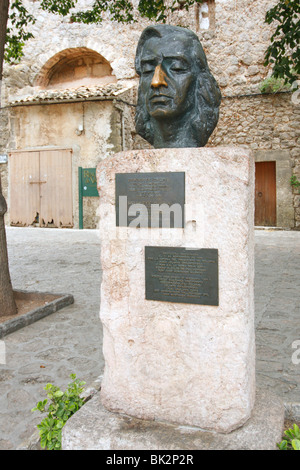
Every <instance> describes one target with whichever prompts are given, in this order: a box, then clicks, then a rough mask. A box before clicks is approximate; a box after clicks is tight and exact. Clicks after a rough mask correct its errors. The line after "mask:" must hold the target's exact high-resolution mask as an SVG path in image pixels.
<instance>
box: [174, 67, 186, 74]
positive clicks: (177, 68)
mask: <svg viewBox="0 0 300 470" xmlns="http://www.w3.org/2000/svg"><path fill="white" fill-rule="evenodd" d="M171 70H172V72H177V73H180V72H186V71H187V69H186V68H185V67H182V66H180V65H173V66H172V67H171Z"/></svg>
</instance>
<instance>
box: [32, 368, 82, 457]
mask: <svg viewBox="0 0 300 470" xmlns="http://www.w3.org/2000/svg"><path fill="white" fill-rule="evenodd" d="M70 378H71V379H72V382H71V383H69V384H68V387H67V390H66V391H65V392H62V391H61V390H60V389H59V387H56V386H54V385H52V384H47V385H46V387H44V390H46V392H48V393H47V397H48V398H46V399H45V400H43V401H39V402H38V403H37V405H36V407H35V408H33V409H32V411H39V412H40V413H47V416H46V418H44V419H43V420H42V421H41V423H40V424H38V425H37V427H38V429H39V431H40V438H41V447H42V448H43V449H45V448H46V449H48V450H61V434H62V428H63V427H64V425H65V424H66V422H67V421H68V419H69V418H70V417H71V416H72V415H73V414H74V413H76V411H78V410H79V409H80V408H81V407H82V405H83V404H84V403H85V399H84V398H82V396H81V395H82V392H83V390H84V389H83V385H85V382H80V381H79V380H78V379H76V375H75V374H71V375H70ZM48 402H49V404H48ZM47 405H48V406H47Z"/></svg>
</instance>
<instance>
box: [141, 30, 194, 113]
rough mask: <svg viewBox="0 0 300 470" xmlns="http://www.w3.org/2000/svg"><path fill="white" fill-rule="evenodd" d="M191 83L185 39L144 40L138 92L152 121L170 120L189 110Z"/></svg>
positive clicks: (190, 105) (187, 44) (192, 73)
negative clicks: (143, 99)
mask: <svg viewBox="0 0 300 470" xmlns="http://www.w3.org/2000/svg"><path fill="white" fill-rule="evenodd" d="M195 80H196V77H195V71H194V67H193V63H192V59H191V56H190V53H189V41H188V39H187V38H186V37H184V36H182V37H176V38H174V36H172V35H169V36H165V37H163V38H158V37H153V38H151V39H149V40H148V41H146V43H145V45H144V47H143V50H142V54H141V77H140V92H141V93H142V94H143V96H144V98H145V103H146V107H147V110H148V113H149V115H150V116H151V117H152V118H154V119H156V120H160V119H165V118H168V119H173V118H176V117H177V116H179V115H182V114H185V113H186V112H187V111H189V110H190V109H192V107H193V105H194V93H193V92H192V90H193V89H194V86H195Z"/></svg>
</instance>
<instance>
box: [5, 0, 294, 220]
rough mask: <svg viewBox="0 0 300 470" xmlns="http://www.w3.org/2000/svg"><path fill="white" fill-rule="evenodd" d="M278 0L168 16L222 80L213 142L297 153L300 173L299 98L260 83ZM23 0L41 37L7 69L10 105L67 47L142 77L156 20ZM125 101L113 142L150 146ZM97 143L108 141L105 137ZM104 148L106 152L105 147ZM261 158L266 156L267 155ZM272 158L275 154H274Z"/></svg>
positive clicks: (10, 132)
mask: <svg viewBox="0 0 300 470" xmlns="http://www.w3.org/2000/svg"><path fill="white" fill-rule="evenodd" d="M276 2H277V0H265V1H264V2H258V1H253V0H238V1H237V0H208V1H207V2H205V3H204V4H203V5H202V6H199V5H198V6H195V7H193V8H191V9H190V10H189V11H188V12H186V11H185V10H184V9H182V10H178V11H177V12H175V13H174V14H173V15H171V16H170V17H169V18H168V21H167V22H168V23H170V24H174V25H181V26H188V27H190V29H192V30H194V31H195V32H196V33H197V34H198V36H199V38H200V41H201V43H202V45H203V47H204V50H205V53H206V55H207V59H208V62H209V65H210V68H211V70H212V72H213V74H214V76H215V77H216V79H217V81H218V83H219V86H220V89H221V92H222V96H223V101H222V106H221V113H220V121H219V125H218V127H217V129H216V131H215V132H214V134H213V136H212V138H211V140H210V142H209V145H232V144H235V145H249V146H250V147H251V148H252V149H253V150H254V151H257V152H258V151H266V152H267V151H269V152H270V151H273V150H274V151H276V152H280V151H281V150H282V151H283V152H284V155H288V156H289V158H290V166H291V170H290V173H291V174H295V175H296V176H297V177H298V178H300V157H299V131H298V129H299V105H298V106H297V105H293V104H292V103H291V95H290V94H286V95H283V94H280V95H276V96H269V95H266V96H262V95H260V91H259V85H260V83H261V82H262V80H263V79H264V78H265V77H266V76H267V75H268V74H269V72H270V70H269V69H268V68H265V67H264V65H263V62H264V54H265V50H266V48H267V46H268V44H269V40H270V36H271V33H272V31H273V30H274V26H269V25H266V24H265V23H264V18H265V14H266V11H267V10H268V9H269V8H271V7H272V6H273V5H275V4H276ZM24 3H25V5H26V7H27V8H28V9H29V10H30V11H32V13H33V14H34V16H35V17H36V18H37V21H36V23H35V25H34V26H32V32H33V34H34V38H33V39H31V40H30V41H29V42H28V43H27V44H26V46H25V49H24V53H25V54H24V57H23V58H22V60H21V62H20V63H19V64H16V65H13V66H7V65H6V66H5V68H4V80H3V87H2V96H3V104H4V105H9V101H10V99H11V98H12V97H14V96H16V95H26V94H30V93H32V92H33V91H34V90H36V86H37V85H40V84H41V73H42V71H43V70H45V64H51V63H52V62H51V61H52V60H53V58H54V57H60V56H63V55H64V51H68V50H71V49H77V50H84V49H89V50H90V51H94V52H96V53H98V54H100V55H101V56H102V57H103V59H104V61H106V62H107V63H109V64H110V66H111V73H112V75H113V76H114V77H116V80H118V81H120V80H121V81H124V82H132V81H136V83H137V82H138V77H137V75H136V73H135V70H134V57H135V50H136V45H137V42H138V39H139V36H140V34H141V32H142V30H143V29H144V28H145V27H146V26H147V25H149V24H150V23H149V22H148V21H146V20H144V19H143V20H141V19H139V21H138V22H137V23H134V24H132V25H122V24H118V23H114V22H111V21H109V18H107V19H105V20H104V21H103V23H102V24H100V25H83V24H76V23H70V22H68V19H67V18H60V17H57V16H56V15H52V14H48V13H46V12H43V11H41V10H39V8H38V6H39V2H33V1H32V0H24ZM78 3H79V5H80V7H82V8H85V7H89V6H90V5H91V0H79V2H78ZM244 95H246V96H244ZM257 95H258V96H257ZM123 101H127V102H128V103H129V104H135V102H136V99H135V98H134V97H132V96H130V97H128V98H125V100H124V99H123ZM123 101H122V100H118V101H115V106H114V107H112V108H111V110H113V109H114V111H112V115H111V117H110V118H109V120H110V125H109V127H110V134H109V136H107V138H108V141H109V142H111V141H112V140H113V141H114V142H116V140H118V139H120V146H121V147H120V148H122V149H124V150H129V149H131V148H148V147H149V145H148V144H147V143H146V142H145V141H143V139H141V138H140V137H138V136H137V135H136V134H135V130H134V120H133V118H134V107H133V106H130V105H126V104H125V103H124V102H123ZM22 109H23V108H22ZM57 109H58V107H57ZM10 114H11V116H12V117H11V119H9V118H8V110H5V111H4V114H3V113H2V118H1V122H0V126H1V130H2V132H1V140H0V151H7V150H9V149H14V148H19V147H18V145H19V144H18V143H17V142H16V135H15V131H14V129H15V126H14V118H13V116H14V114H15V111H13V112H11V113H10ZM3 129H4V130H3ZM100 140H101V139H100ZM109 142H108V143H109ZM98 144H99V146H100V147H99V148H101V145H102V144H101V143H100V141H99V143H98ZM114 148H115V150H116V149H117V148H118V146H116V147H114ZM97 152H98V154H99V153H101V154H102V155H105V152H104V153H103V151H102V148H101V150H99V149H98V150H97ZM277 155H278V154H277ZM259 158H263V157H262V156H261V154H260V156H259ZM266 158H270V157H269V155H267V156H266ZM89 166H91V165H89ZM1 172H2V173H7V165H2V166H1ZM287 176H288V175H287V174H286V177H287ZM290 189H291V188H290ZM4 192H5V193H6V194H7V193H8V191H7V175H6V176H5V175H4ZM294 193H296V192H295V191H294ZM91 204H92V203H90V205H91ZM292 206H294V208H293V210H294V217H295V221H293V223H290V226H291V227H293V226H294V225H296V226H300V214H299V212H300V208H299V197H298V194H294V199H293V203H292ZM87 223H88V224H89V222H88V221H87Z"/></svg>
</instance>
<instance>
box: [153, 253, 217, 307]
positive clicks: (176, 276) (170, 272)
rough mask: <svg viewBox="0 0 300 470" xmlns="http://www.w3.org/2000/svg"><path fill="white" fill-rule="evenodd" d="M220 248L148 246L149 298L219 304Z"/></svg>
mask: <svg viewBox="0 0 300 470" xmlns="http://www.w3.org/2000/svg"><path fill="white" fill-rule="evenodd" d="M218 271H219V270H218V250H217V249H206V248H202V249H189V248H176V247H174V248H173V247H157V246H156V247H155V246H146V247H145V274H146V300H160V301H166V302H180V303H189V304H200V305H219V282H218V278H219V276H218Z"/></svg>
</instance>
